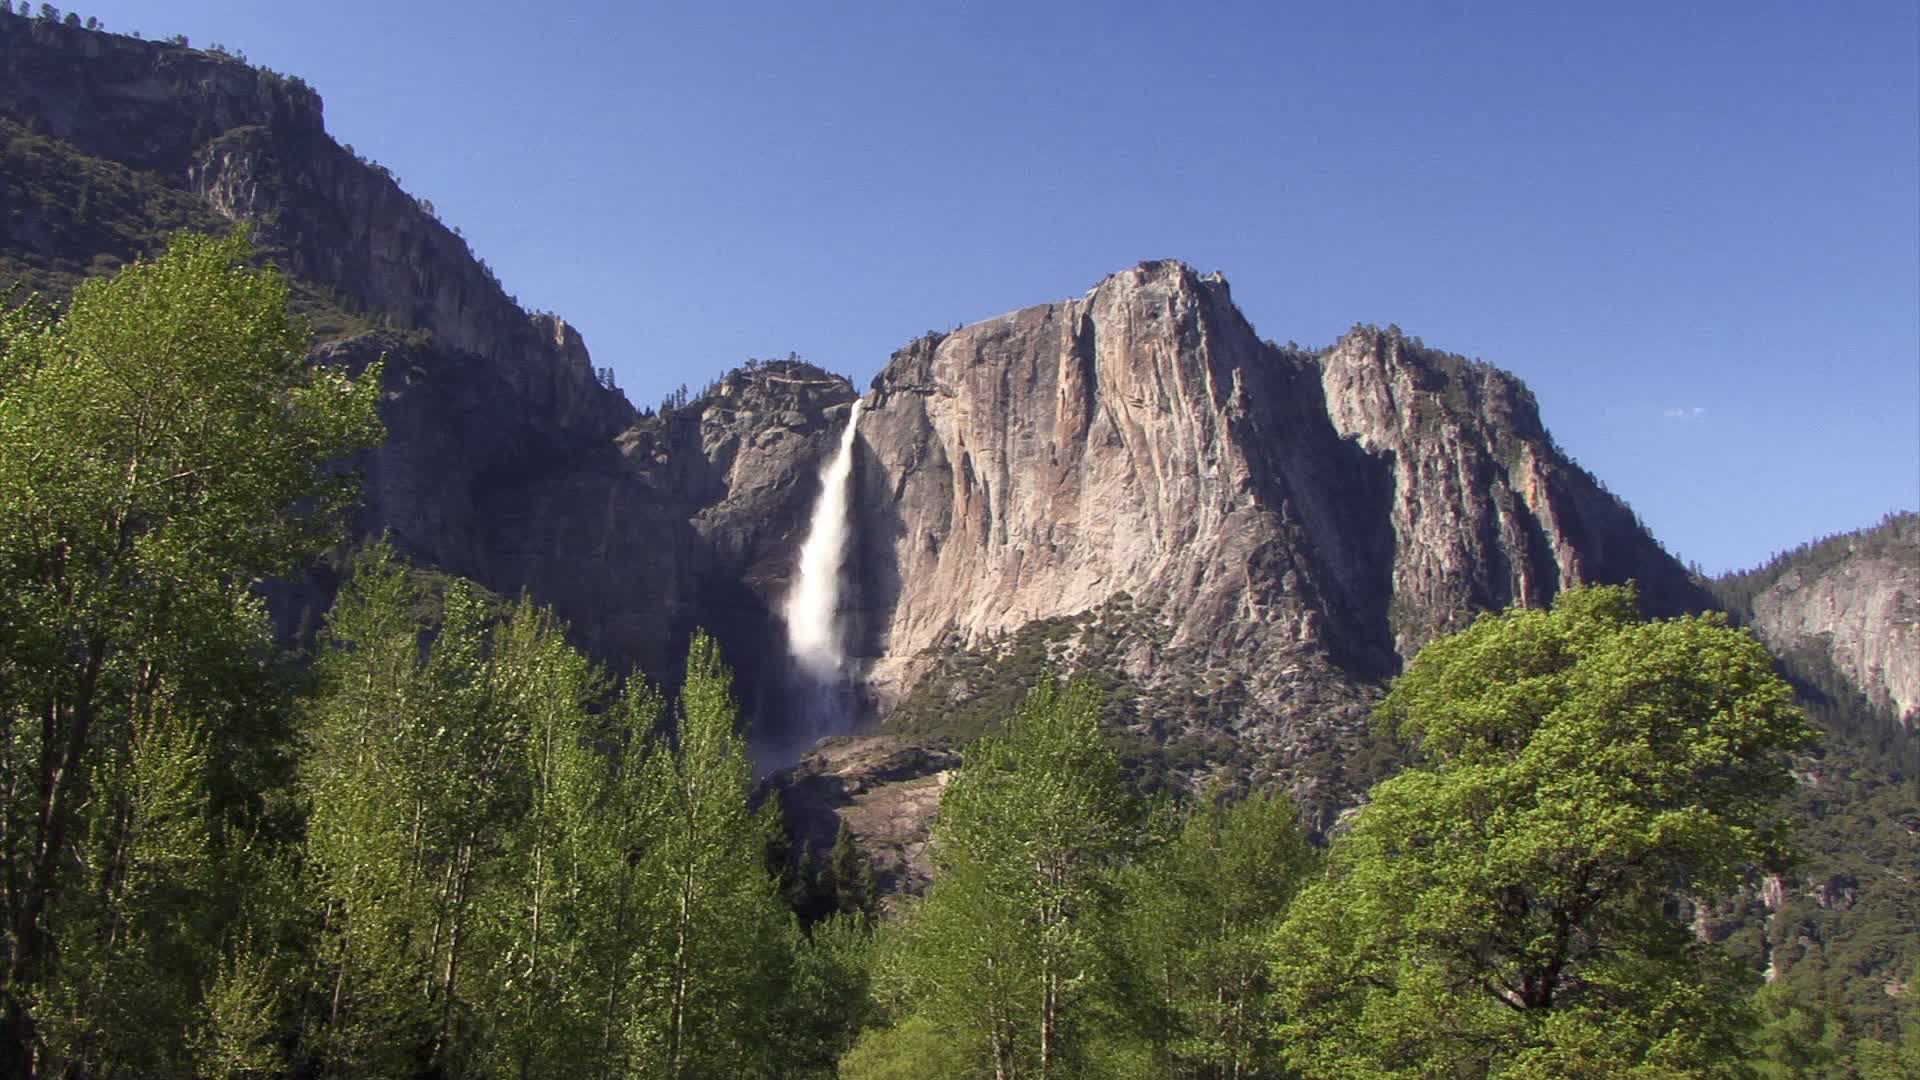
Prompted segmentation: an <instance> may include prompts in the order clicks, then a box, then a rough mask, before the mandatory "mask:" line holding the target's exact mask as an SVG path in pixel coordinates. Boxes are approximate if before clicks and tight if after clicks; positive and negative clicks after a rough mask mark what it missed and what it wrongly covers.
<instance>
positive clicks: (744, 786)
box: [629, 633, 796, 1080]
mask: <svg viewBox="0 0 1920 1080" xmlns="http://www.w3.org/2000/svg"><path fill="white" fill-rule="evenodd" d="M732 684H733V679H732V675H731V674H730V673H729V672H728V670H727V668H726V667H725V665H724V664H722V663H721V660H720V649H719V646H718V645H717V644H715V642H714V641H713V639H712V638H710V637H708V636H706V635H705V634H704V633H696V634H695V635H694V638H693V641H692V643H691V644H690V645H689V647H688V653H687V669H686V679H685V681H684V683H683V684H682V686H681V690H680V698H679V708H678V710H677V711H676V720H677V721H678V723H677V725H676V730H675V732H674V735H675V741H674V743H673V744H669V743H668V742H666V741H664V740H663V741H659V742H656V743H655V744H654V746H653V748H652V750H651V751H650V752H649V754H648V756H647V759H646V761H645V763H644V764H643V765H642V767H641V774H640V785H641V788H642V790H643V791H644V792H645V795H646V797H647V798H649V799H651V800H656V801H655V802H654V804H653V806H652V807H650V808H649V811H648V815H647V816H648V818H649V819H650V820H653V821H657V822H660V823H661V826H662V827H661V828H660V829H659V830H658V831H657V832H654V833H653V834H652V835H651V836H649V841H650V844H649V846H648V847H647V848H646V849H645V850H644V851H642V852H640V853H639V858H640V861H641V874H640V878H641V881H640V884H641V891H640V895H639V896H638V897H637V898H636V899H637V901H638V906H639V908H640V910H641V911H642V913H643V915H642V917H643V918H644V919H645V921H646V926H647V929H648V931H649V933H648V936H649V937H650V938H651V939H652V940H653V941H654V942H657V943H658V944H657V946H656V948H655V949H654V950H653V951H652V952H651V954H650V955H648V956H646V957H645V958H644V960H643V963H644V964H645V968H644V970H643V971H642V972H640V973H639V975H640V981H641V988H640V991H639V993H638V994H636V995H635V997H634V1001H633V1008H632V1013H631V1023H630V1029H629V1030H630V1040H631V1045H632V1048H633V1064H634V1066H635V1067H636V1068H637V1069H638V1070H639V1071H640V1072H642V1073H644V1074H646V1075H651V1076H659V1077H663V1078H665V1080H683V1078H685V1077H706V1076H743V1077H745V1076H763V1075H777V1074H778V1069H777V1068H776V1062H775V1061H773V1060H772V1059H771V1056H770V1054H769V1051H770V1050H771V1047H770V1046H769V1043H770V1039H769V1037H768V1029H769V1025H770V1024H771V1021H772V1018H773V1015H774V1006H775V1004H776V1001H777V995H778V987H779V985H780V983H781V982H782V980H783V979H784V973H783V972H782V970H781V969H782V967H783V966H784V959H785V957H786V956H787V955H788V954H789V953H790V951H791V949H792V945H793V937H794V934H795V933H796V931H795V929H794V927H793V919H792V916H791V915H790V914H789V913H788V912H787V911H786V909H785V907H784V906H783V905H782V904H781V903H780V900H779V895H778V892H777V889H776V886H775V883H774V881H773V879H772V878H771V877H770V876H769V875H768V873H767V869H766V865H765V861H764V858H763V853H764V850H765V847H766V843H767V833H768V820H767V819H766V818H765V817H764V816H763V815H762V814H760V813H756V812H754V811H753V810H751V809H749V807H748V796H749V794H750V788H751V783H752V770H751V767H750V765H749V763H748V760H747V753H746V743H745V740H743V739H742V738H741V737H740V734H739V732H738V731H737V709H736V707H735V705H734V700H733V690H732Z"/></svg>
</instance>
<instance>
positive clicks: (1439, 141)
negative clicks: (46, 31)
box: [78, 0, 1920, 571]
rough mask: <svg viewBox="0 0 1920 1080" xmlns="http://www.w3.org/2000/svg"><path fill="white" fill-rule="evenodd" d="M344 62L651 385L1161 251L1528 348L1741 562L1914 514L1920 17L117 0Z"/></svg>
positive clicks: (1286, 311) (1513, 362) (598, 353)
mask: <svg viewBox="0 0 1920 1080" xmlns="http://www.w3.org/2000/svg"><path fill="white" fill-rule="evenodd" d="M78 10H79V11H80V12H81V14H82V15H87V14H94V15H98V16H100V17H101V18H102V19H104V20H105V21H106V22H107V24H108V26H109V28H111V29H116V30H122V31H127V30H133V29H139V30H141V31H143V32H145V34H146V35H147V36H148V37H155V36H163V35H169V34H174V33H184V34H187V35H189V36H190V37H191V39H192V41H193V43H194V44H196V45H206V44H211V43H215V42H218V43H222V44H224V45H226V46H227V47H229V48H232V49H237V50H240V51H243V52H245V53H246V54H247V56H248V57H249V58H250V59H252V60H253V61H254V62H256V63H262V64H265V65H267V66H269V67H272V68H275V69H277V70H280V71H284V72H288V73H291V74H298V75H301V76H303V77H305V78H306V79H307V80H308V81H309V82H311V83H313V84H314V85H315V86H316V87H317V88H318V89H319V90H320V92H321V93H322V94H323V95H324V97H325V99H326V102H327V118H328V127H329V128H330V129H331V131H332V132H333V133H334V135H335V137H336V138H338V139H339V140H340V141H342V142H346V143H350V144H352V145H353V146H354V147H355V148H356V149H358V150H359V151H360V152H361V153H363V154H365V155H367V156H369V157H371V158H373V159H375V160H377V161H380V162H382V163H384V164H386V165H388V166H389V167H390V168H392V169H393V170H394V172H395V173H396V174H397V175H398V176H399V177H400V178H401V180H402V182H403V183H404V184H405V186H406V187H407V188H408V189H409V190H411V191H413V192H414V193H415V194H418V195H421V196H423V197H425V198H428V199H431V200H432V201H433V202H434V203H435V204H436V205H437V207H438V209H439V212H440V215H441V217H442V218H444V219H445V220H446V221H447V222H448V223H449V224H455V225H458V226H460V227H461V228H462V230H463V231H464V232H465V233H466V235H467V236H468V237H469V239H471V240H472V241H473V243H474V246H475V248H476V249H477V250H478V251H479V252H480V253H481V254H482V255H483V256H484V257H485V258H486V259H487V260H488V261H489V262H490V263H492V265H493V266H494V267H495V269H496V270H497V271H498V272H499V274H500V276H501V278H502V279H503V280H504V281H505V282H506V284H507V287H508V289H509V290H511V291H512V292H514V293H516V294H517V295H518V296H519V297H520V298H521V300H522V302H523V303H525V304H527V305H529V306H533V307H542V308H551V309H554V310H557V311H559V312H560V313H561V314H563V315H565V316H566V317H567V318H569V319H570V320H571V321H573V322H574V323H575V324H577V325H578V326H579V327H580V328H581V329H582V331H583V332H584V333H585V335H586V337H587V341H588V344H589V346H590V347H591V348H592V349H593V351H594V355H595V358H596V361H597V362H598V363H600V364H610V365H612V366H613V367H614V368H615V369H616V371H617V372H618V376H619V379H620V382H621V385H622V386H624V387H626V388H627V390H628V394H629V396H630V397H632V398H633V399H634V400H635V402H636V403H641V404H645V403H649V402H652V401H655V400H657V399H658V398H659V397H660V396H661V394H662V393H664V392H665V391H666V390H668V389H670V388H672V387H673V386H676V385H678V384H680V383H681V382H686V383H689V384H692V385H693V386H694V387H696V388H697V387H698V386H699V385H700V384H702V383H704V382H705V381H707V380H708V379H710V378H712V377H714V376H715V375H717V374H719V373H720V372H721V371H723V370H725V369H726V368H728V367H730V366H732V365H733V364H736V363H738V362H740V361H741V360H743V359H745V358H747V357H748V356H772V355H781V356H783V355H785V354H786V353H787V352H788V351H789V350H797V351H798V352H800V353H801V354H802V355H803V356H806V357H807V358H809V359H811V360H814V361H816V362H818V363H820V364H822V365H823V366H826V367H828V368H831V369H834V370H837V371H841V372H845V373H847V374H848V375H851V376H852V377H854V379H855V380H856V381H857V382H860V383H862V384H864V383H865V382H866V381H867V380H868V379H869V378H871V377H872V376H873V374H874V373H875V372H877V371H878V370H879V368H880V367H881V365H882V364H883V363H885V361H886V359H887V356H888V355H889V354H890V353H891V352H892V350H893V349H895V348H897V347H898V346H899V345H901V344H902V343H904V342H905V341H906V340H907V339H909V338H911V337H913V336H914V335H916V334H919V333H921V332H923V331H925V330H928V329H935V328H938V329H946V328H948V327H951V326H953V325H955V324H957V323H961V322H971V321H974V320H977V319H981V318H985V317H989V316H992V315H996V314H999V313H1001V312H1003V311H1007V310H1011V309H1013V308H1017V307H1023V306H1026V305H1028V304H1034V303H1042V302H1046V301H1049V300H1055V299H1060V298H1063V297H1068V296H1073V295H1077V294H1079V293H1081V292H1082V291H1084V290H1085V289H1087V288H1088V287H1090V286H1091V285H1092V284H1093V283H1094V282H1095V281H1097V280H1098V279H1100V278H1101V277H1103V276H1105V275H1106V274H1108V273H1111V272H1113V271H1115V270H1119V269H1122V268H1124V267H1126V266H1130V265H1132V264H1133V263H1135V262H1137V261H1139V260H1141V259H1145V258H1160V257H1175V258H1180V259H1184V260H1186V261H1188V262H1190V263H1192V264H1194V265H1195V266H1197V267H1199V268H1200V269H1201V270H1203V271H1206V270H1215V269H1218V270H1223V271H1225V272H1226V274H1227V276H1228V278H1229V280H1231V281H1232V283H1233V286H1234V294H1235V297H1236V298H1237V299H1238V300H1239V302H1240V305H1241V307H1242V308H1243V309H1244V310H1245V311H1246V313H1247V315H1248V317H1249V318H1250V319H1252V321H1253V323H1254V325H1255V326H1256V327H1257V328H1258V329H1259V331H1260V332H1261V334H1262V335H1264V336H1266V337H1270V338H1273V339H1275V340H1279V341H1285V340H1288V339H1295V340H1298V341H1300V342H1301V343H1302V344H1308V345H1324V344H1327V343H1329V342H1331V341H1332V340H1333V339H1334V338H1336V337H1337V336H1338V335H1339V334H1340V333H1341V332H1343V331H1344V330H1345V329H1346V328H1347V327H1348V326H1350V325H1352V324H1353V323H1355V322H1372V323H1378V324H1382V325H1384V324H1386V323H1390V322H1393V323H1398V324H1399V325H1400V326H1401V327H1403V328H1404V329H1405V330H1406V331H1407V332H1408V333H1411V334H1419V335H1421V336H1422V337H1423V338H1424V339H1425V340H1426V342H1427V343H1428V344H1429V345H1433V346H1438V347H1442V348H1446V349H1451V350H1453V351H1455V352H1461V353H1465V354H1468V355H1473V356H1480V357H1483V358H1485V359H1487V360H1490V361H1492V362H1493V363H1495V364H1498V365H1500V366H1502V367H1505V368H1508V369H1510V370H1512V371H1515V372H1517V373H1518V374H1520V375H1521V376H1522V377H1523V378H1524V379H1526V381H1527V382H1528V383H1529V384H1530V385H1531V386H1532V387H1533V389H1534V391H1535V392H1536V394H1537V395H1538V397H1539V399H1540V402H1541V406H1542V409H1543V411H1544V412H1545V415H1546V420H1547V424H1548V426H1549V427H1550V428H1551V429H1552V431H1553V432H1554V434H1555V435H1556V437H1557V438H1558V439H1559V441H1560V443H1561V445H1563V446H1564V447H1565V448H1566V449H1567V450H1568V451H1569V452H1570V453H1571V454H1573V456H1574V457H1576V458H1577V459H1578V460H1579V461H1580V462H1581V463H1582V464H1584V465H1586V466H1587V467H1588V468H1590V469H1591V470H1593V471H1594V472H1595V473H1596V474H1598V475H1599V476H1600V477H1601V479H1602V480H1603V481H1605V483H1606V484H1607V485H1608V486H1609V487H1610V488H1611V489H1612V490H1614V491H1615V492H1618V493H1619V494H1621V495H1622V496H1624V497H1625V498H1626V499H1627V500H1628V501H1629V502H1630V503H1631V504H1632V505H1633V506H1634V508H1635V509H1637V510H1638V511H1639V512H1640V514H1641V516H1642V517H1643V518H1644V519H1645V520H1646V521H1647V523H1648V524H1649V525H1650V526H1651V527H1652V528H1653V530H1654V533H1655V534H1656V535H1657V536H1658V537H1660V539H1661V540H1662V541H1664V542H1665V543H1666V544H1667V545H1668V547H1669V548H1671V549H1672V550H1673V551H1675V552H1676V553H1677V554H1678V555H1680V556H1681V557H1682V558H1683V559H1691V560H1697V561H1698V562H1700V563H1701V564H1703V565H1704V566H1705V567H1706V568H1707V569H1709V570H1713V571H1719V570H1724V569H1730V568H1736V567H1742V566H1746V565H1750V564H1753V563H1756V562H1758V561H1759V560H1761V559H1763V558H1765V557H1766V556H1767V555H1768V554H1769V553H1771V552H1773V551H1776V550H1781V549H1785V548H1788V547H1791V546H1793V545H1795V544H1797V543H1799V542H1801V541H1803V540H1807V539H1810V538H1813V537H1815V536H1818V535H1823V534H1826V533H1829V532H1834V531H1839V530H1843V529H1848V528H1854V527H1859V526H1863V525H1869V524H1872V523H1873V522H1875V521H1877V520H1878V519H1879V517H1880V516H1881V514H1883V513H1885V512H1886V511H1889V510H1893V509H1902V508H1914V507H1916V506H1920V14H1917V13H1920V5H1915V4H1914V3H1913V2H1912V0H1893V2H1882V0H1849V2H1848V3H1845V4H1837V5H1816V4H1809V3H1788V4H1769V3H1749V2H1741V3H1703V4H1671V3H1660V4H1650V3H1649V4H1642V3H1614V4H1580V5H1573V4H1558V3H1541V4H1533V5H1525V6H1522V5H1507V4H1496V3H1481V2H1473V3H1466V2H1453V3H1447V2H1435V3H1411V2H1410V3H1405V4H1359V3H1356V4H1334V3H1324V2H1317V3H1310V4H1283V3H1278V2H1269V3H1257V4H1180V5H1175V4H1141V3H1129V2H1121V0H1108V2H1103V3H1087V4H1069V3H1055V4H1015V3H1006V4H966V5H935V4H919V3H873V4H852V3H828V4H817V5H802V4H793V3H779V4H754V5H725V4H722V5H703V4H692V3H684V2H683V3H675V4H671V5H641V6H638V7H636V8H635V9H632V10H629V9H628V7H627V5H618V4H611V3H609V4H604V5H585V4H566V3H544V4H543V3H518V4H496V3H463V4H450V3H426V2H422V3H398V2H392V0H388V2H377V3H376V2H372V0H331V2H328V3H310V4H286V3H278V2H274V3H269V2H265V0H248V2H240V0H226V2H220V0H175V2H172V3H168V4H165V5H154V4H152V3H151V0H138V2H135V0H93V2H91V3H90V5H85V4H83V6H81V7H80V8H79V9H78Z"/></svg>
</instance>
